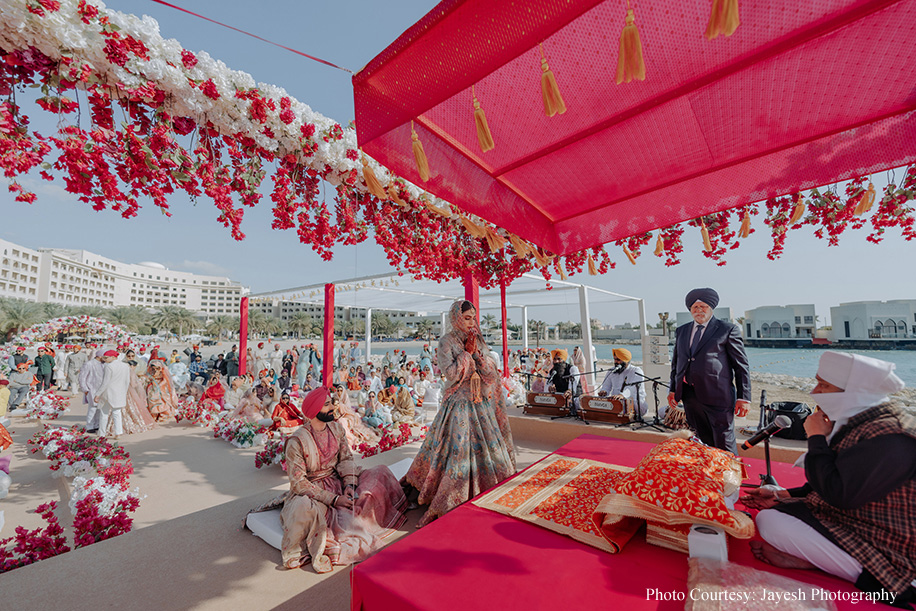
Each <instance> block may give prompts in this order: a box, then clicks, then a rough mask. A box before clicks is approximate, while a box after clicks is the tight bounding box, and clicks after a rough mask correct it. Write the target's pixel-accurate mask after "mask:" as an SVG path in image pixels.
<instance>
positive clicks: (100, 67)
mask: <svg viewBox="0 0 916 611" xmlns="http://www.w3.org/2000/svg"><path fill="white" fill-rule="evenodd" d="M158 27H159V26H158V24H157V23H156V21H155V20H153V19H152V18H150V17H143V18H138V17H136V16H133V15H129V14H124V13H119V12H117V11H112V10H108V9H107V8H105V6H104V5H103V4H102V3H101V2H89V1H88V0H60V1H57V0H28V1H27V2H14V3H5V4H4V5H3V6H0V60H2V61H0V96H6V100H5V101H3V102H0V168H2V171H3V173H4V175H5V176H6V177H7V178H8V179H9V180H10V182H9V190H10V192H11V193H14V194H15V199H16V200H17V201H20V202H24V203H32V202H34V201H35V199H36V194H35V193H34V192H33V191H32V190H29V189H26V188H25V186H23V184H22V183H21V182H20V178H21V177H22V176H24V175H28V174H30V173H32V172H37V173H38V174H39V175H40V176H41V177H42V178H43V179H46V180H61V181H63V183H64V184H65V188H66V190H67V191H68V192H70V193H73V194H75V195H76V196H77V197H78V198H79V199H80V200H81V201H83V202H85V203H87V204H89V205H90V206H92V208H93V209H94V210H97V211H101V210H106V209H111V210H113V211H115V212H117V213H119V214H121V216H123V217H124V218H131V217H134V216H137V214H138V211H139V209H140V207H141V199H142V198H149V199H150V200H151V201H152V202H153V205H155V206H156V207H157V208H158V209H159V210H160V211H161V212H162V213H163V214H165V215H171V214H172V211H171V209H170V207H169V203H168V198H169V196H170V195H172V194H174V193H179V192H184V193H185V194H187V195H188V196H189V197H190V198H191V199H192V200H196V199H197V198H200V197H204V196H206V197H207V198H209V199H210V200H212V202H213V204H214V205H215V206H216V208H217V210H218V216H217V220H218V221H219V222H220V223H221V224H222V225H224V226H225V227H226V228H227V229H228V230H229V232H230V233H231V235H232V237H233V238H235V239H236V240H241V239H243V238H244V235H245V234H244V232H243V231H242V220H243V218H244V213H245V209H246V208H250V207H253V206H255V205H258V204H259V203H260V200H261V198H262V195H261V192H260V189H261V187H262V186H267V185H266V184H265V181H266V180H267V178H269V179H270V180H269V183H270V184H271V185H272V186H271V187H270V188H269V189H268V190H269V191H270V195H269V198H270V201H271V203H272V205H273V221H272V227H273V228H275V229H281V230H293V231H295V232H296V234H297V236H298V238H299V240H300V241H301V242H302V243H304V244H308V245H309V246H311V248H312V249H313V250H315V252H316V253H318V254H319V255H320V256H321V257H322V258H324V259H326V260H330V259H331V258H332V256H333V252H334V248H335V247H336V246H337V245H339V244H344V245H347V244H358V243H360V242H363V241H365V240H367V239H368V238H369V237H370V235H371V236H372V237H373V238H374V239H375V240H376V242H377V243H378V244H380V245H381V246H382V247H383V249H384V250H385V253H386V256H387V258H388V261H389V263H390V264H391V265H392V266H394V267H396V268H398V269H400V270H401V271H403V272H407V273H410V274H412V275H414V276H416V277H418V278H425V279H431V280H451V279H456V278H460V277H462V276H463V275H464V274H465V273H466V272H467V271H468V270H470V271H472V272H473V274H474V275H475V277H477V279H478V281H479V282H480V283H481V285H482V286H484V287H485V288H492V287H494V286H496V285H497V284H498V283H499V282H500V280H504V281H506V282H511V281H512V280H514V279H515V278H517V277H519V276H520V275H521V274H523V273H525V272H529V271H531V270H533V269H539V270H540V271H541V273H542V274H543V276H544V278H545V279H547V280H548V281H549V280H550V278H551V277H552V275H553V273H556V274H558V275H560V276H561V277H564V276H565V275H566V274H570V275H572V274H575V273H582V270H583V267H584V265H585V264H586V263H587V261H588V256H589V254H591V255H592V259H593V262H592V263H593V265H594V266H595V269H598V268H599V267H600V270H601V273H604V272H606V271H607V270H608V269H610V268H611V267H612V265H611V263H610V261H609V260H608V255H607V253H606V252H605V251H604V249H600V248H599V249H592V250H590V251H582V252H578V253H572V254H569V255H565V256H563V257H557V256H555V255H553V254H552V253H549V252H546V251H544V250H543V249H542V248H539V247H537V246H535V245H533V244H530V243H528V242H527V241H525V240H524V239H522V238H520V237H519V236H516V235H513V234H511V233H509V232H507V231H506V230H504V229H501V228H497V227H494V226H493V225H491V224H490V223H488V222H486V221H483V220H482V219H479V218H477V217H475V216H469V215H467V214H463V213H460V212H459V211H457V210H455V209H452V207H451V206H450V205H449V204H448V203H447V202H444V201H442V200H439V199H437V198H434V197H432V196H431V195H429V194H428V193H425V192H424V191H423V190H422V189H420V188H419V187H417V186H416V185H413V184H411V183H408V182H406V181H404V180H403V179H401V178H398V177H396V176H393V175H391V174H390V173H389V172H388V171H387V170H386V169H385V168H384V167H382V166H381V165H379V164H378V163H376V162H375V161H374V160H372V159H369V158H368V157H367V158H366V159H365V165H364V163H363V155H361V154H360V152H359V151H358V149H357V144H356V132H355V129H354V126H353V125H352V124H351V125H349V126H347V127H343V126H341V125H339V124H338V123H336V122H334V121H332V120H331V119H329V118H327V117H324V116H322V115H321V114H319V113H316V112H315V111H313V110H312V109H311V108H309V107H308V106H307V105H306V104H304V103H302V102H300V101H298V100H296V99H294V98H293V97H292V96H290V95H289V94H288V93H287V92H286V91H285V90H283V89H282V88H279V87H276V86H273V85H266V84H258V83H255V82H254V79H253V78H252V77H251V76H250V75H249V74H246V73H244V72H238V71H234V70H231V69H229V68H228V67H227V66H225V65H224V64H223V63H221V62H219V61H217V60H214V59H213V58H212V57H210V56H209V55H208V54H207V53H205V52H199V53H193V52H191V51H189V50H187V49H184V48H182V47H181V45H180V44H179V43H178V42H177V41H175V40H165V39H163V38H162V37H161V36H160V34H159V31H158ZM27 87H34V88H36V89H37V92H38V93H40V95H39V96H38V98H37V100H36V104H37V106H38V107H39V108H40V109H42V110H43V111H47V112H50V113H52V114H55V115H57V117H58V128H57V131H56V133H54V134H52V135H48V136H45V135H41V134H39V133H37V132H34V131H33V130H32V129H31V128H30V127H29V117H28V116H27V115H26V114H25V113H24V112H23V109H22V108H21V107H20V105H19V103H18V102H17V96H18V97H27V96H23V94H24V91H25V88H27ZM370 170H371V172H370ZM908 175H909V173H908ZM367 176H368V177H369V178H370V180H369V182H371V183H372V184H373V187H374V188H373V189H371V191H370V188H369V187H368V186H367V181H366V178H367ZM324 185H330V189H328V191H329V192H326V190H325V187H324ZM859 186H861V185H859ZM861 197H862V194H861V193H859V189H858V188H857V187H854V188H853V194H851V195H850V194H849V193H847V198H846V199H845V200H844V199H842V198H841V197H840V196H839V195H838V194H837V193H836V192H835V191H827V192H825V193H824V194H823V195H821V194H820V193H818V194H817V196H812V201H811V204H812V210H811V211H810V212H809V214H808V216H807V217H806V219H805V222H804V223H802V224H809V225H815V230H816V233H818V234H819V235H820V236H823V237H827V238H828V239H829V240H830V243H831V244H833V243H835V242H836V239H837V238H838V237H839V234H840V233H842V231H843V227H844V226H845V225H847V224H851V225H853V226H855V225H857V224H859V223H863V222H865V220H864V218H863V217H854V215H853V212H854V211H855V208H856V205H857V203H858V200H860V199H861ZM912 199H913V197H912V189H907V188H906V187H905V186H903V187H901V188H899V189H898V188H897V187H895V188H894V190H893V193H892V194H890V195H888V193H887V192H885V197H884V199H882V200H881V205H879V206H877V209H876V210H875V211H874V212H871V215H872V216H871V223H872V225H873V227H874V228H875V231H874V233H873V234H872V235H873V236H874V238H875V240H878V239H880V238H879V236H881V235H882V234H883V232H884V231H886V230H887V229H888V228H890V227H896V228H900V229H901V231H903V233H904V236H905V237H906V238H907V239H912V235H913V219H914V211H913V208H912V207H911V206H908V204H907V202H909V201H912ZM853 200H855V202H856V203H855V204H853ZM711 216H713V217H715V218H714V219H710V222H709V223H707V231H709V229H710V225H713V226H714V227H713V229H712V233H711V234H710V240H713V239H714V238H715V241H714V244H713V246H714V247H713V248H712V249H711V250H708V251H707V254H706V256H707V257H709V258H711V259H713V260H715V261H717V262H718V263H719V264H722V263H724V259H723V256H724V254H725V253H724V250H727V249H728V248H729V247H730V245H731V244H732V243H734V242H732V240H733V239H734V238H733V232H726V231H725V228H726V226H727V224H726V223H725V221H726V220H727V218H726V217H727V215H725V216H722V214H721V213H720V214H716V215H711ZM853 217H854V218H853ZM856 219H858V220H856ZM691 224H695V221H688V222H687V223H686V225H691ZM683 225H684V224H681V227H683ZM677 227H678V226H674V227H668V228H664V229H662V231H661V235H662V237H663V241H664V248H663V249H662V252H663V253H664V254H665V256H666V265H675V264H677V262H678V261H679V257H678V253H679V252H680V250H679V249H680V248H682V245H681V244H680V238H681V235H682V231H678V230H677ZM730 233H732V235H729V234H730ZM774 236H775V237H776V240H777V241H778V242H779V244H781V243H782V242H783V241H784V233H777V234H774ZM634 239H635V240H636V241H637V243H640V244H641V245H642V242H641V239H642V238H641V237H639V236H634V237H631V238H627V239H626V240H625V241H623V242H624V244H623V246H625V250H624V254H625V256H626V257H627V258H630V257H632V259H633V260H634V261H635V259H636V257H637V256H638V249H637V250H634V248H633V246H634V244H633V240H634ZM875 240H872V241H875ZM776 246H778V245H776ZM657 250H658V249H656V251H657ZM775 250H779V249H778V248H774V251H775ZM627 251H628V252H629V253H630V254H629V255H626V252H627ZM659 256H661V255H659ZM777 256H778V255H777ZM551 269H552V270H553V272H551Z"/></svg>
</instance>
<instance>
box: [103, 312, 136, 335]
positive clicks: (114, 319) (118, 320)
mask: <svg viewBox="0 0 916 611" xmlns="http://www.w3.org/2000/svg"><path fill="white" fill-rule="evenodd" d="M145 317H146V312H145V311H144V310H143V308H141V307H139V306H121V307H118V308H114V309H112V310H109V311H108V312H106V313H105V315H104V318H105V319H106V320H107V321H108V322H110V323H112V324H115V325H121V326H122V327H124V328H125V329H127V330H128V331H139V330H140V326H141V325H142V324H143V320H144V318H145Z"/></svg>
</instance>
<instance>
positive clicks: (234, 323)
mask: <svg viewBox="0 0 916 611" xmlns="http://www.w3.org/2000/svg"><path fill="white" fill-rule="evenodd" d="M238 328H239V317H238V316H226V315H225V314H220V315H219V316H214V317H213V318H212V319H211V320H210V322H209V323H207V333H209V334H211V335H215V336H216V339H218V340H219V339H222V337H223V331H232V330H233V329H238Z"/></svg>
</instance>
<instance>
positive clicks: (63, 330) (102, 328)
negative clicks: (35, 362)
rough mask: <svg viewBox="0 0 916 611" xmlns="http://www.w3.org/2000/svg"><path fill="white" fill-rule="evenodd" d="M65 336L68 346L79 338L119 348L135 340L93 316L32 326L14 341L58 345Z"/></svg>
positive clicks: (122, 329)
mask: <svg viewBox="0 0 916 611" xmlns="http://www.w3.org/2000/svg"><path fill="white" fill-rule="evenodd" d="M61 336H63V337H64V338H65V339H64V342H65V343H67V344H70V343H74V342H73V340H69V341H68V340H67V339H66V338H68V337H79V338H80V340H81V341H83V342H87V343H93V344H116V345H117V346H119V347H122V346H123V347H126V346H131V345H133V344H134V341H133V339H132V338H131V337H130V335H129V334H128V332H127V330H126V329H124V327H122V326H120V325H114V324H112V323H110V322H108V321H107V320H104V319H102V318H95V317H93V316H86V315H84V316H62V317H60V318H55V319H54V320H49V321H47V322H43V323H39V324H37V325H32V326H31V327H29V328H28V329H26V330H25V331H22V332H21V333H20V334H19V335H17V336H16V337H15V338H14V339H13V340H12V342H11V343H12V344H13V345H15V346H26V347H28V346H33V345H35V344H43V343H45V342H52V343H55V344H56V343H58V339H59V338H60V337H61Z"/></svg>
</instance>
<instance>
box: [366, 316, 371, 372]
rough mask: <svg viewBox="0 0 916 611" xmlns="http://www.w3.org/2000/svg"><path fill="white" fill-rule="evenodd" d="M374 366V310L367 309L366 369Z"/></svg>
mask: <svg viewBox="0 0 916 611" xmlns="http://www.w3.org/2000/svg"><path fill="white" fill-rule="evenodd" d="M371 364H372V308H366V367H367V368H368V367H369V365H371Z"/></svg>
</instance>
